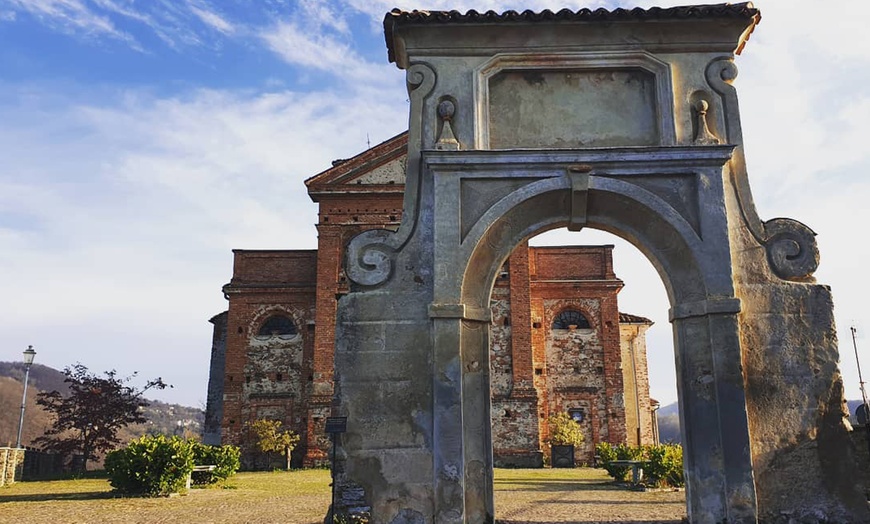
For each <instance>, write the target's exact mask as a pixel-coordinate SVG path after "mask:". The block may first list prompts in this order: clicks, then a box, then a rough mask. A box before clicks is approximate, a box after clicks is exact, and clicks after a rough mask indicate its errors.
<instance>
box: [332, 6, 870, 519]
mask: <svg viewBox="0 0 870 524" xmlns="http://www.w3.org/2000/svg"><path fill="white" fill-rule="evenodd" d="M759 20H760V14H759V12H758V11H757V10H756V9H755V8H754V7H752V5H751V4H738V5H727V4H720V5H715V6H693V7H682V8H671V9H650V10H641V9H633V10H630V11H627V10H620V9H617V10H614V11H605V10H596V11H589V10H581V11H578V12H572V11H568V10H563V11H560V12H558V13H552V12H549V11H545V12H543V13H532V12H529V11H526V12H523V13H515V12H507V13H504V14H501V15H498V14H494V13H485V14H479V13H476V12H473V11H471V12H469V13H466V14H462V13H458V12H443V13H439V12H403V11H393V12H392V13H389V14H388V15H387V16H386V19H385V22H384V25H385V30H386V36H387V44H388V48H389V52H390V59H391V60H392V61H395V62H396V64H397V65H398V66H399V67H400V68H402V69H405V70H406V71H407V74H408V89H409V94H410V102H411V108H410V111H411V114H410V125H409V135H408V164H407V173H406V193H405V201H404V208H405V212H404V214H403V220H402V224H401V226H400V228H399V229H398V231H395V232H392V231H385V230H379V231H369V232H366V233H363V234H361V235H359V236H358V237H356V238H354V239H353V240H352V241H351V243H350V245H349V246H348V250H347V253H348V260H347V274H348V276H349V278H350V279H351V281H352V282H353V286H352V292H351V293H349V294H348V295H346V296H344V297H342V298H341V300H340V301H339V307H338V318H337V328H336V341H337V344H336V353H335V358H336V362H335V380H336V407H335V409H336V411H337V414H340V415H342V416H347V417H348V426H347V427H348V432H347V434H345V435H344V436H343V441H342V444H341V449H340V460H339V461H338V463H337V465H336V467H337V470H338V471H337V473H338V479H339V482H338V490H339V501H338V502H337V505H336V508H335V510H336V511H337V512H339V513H350V514H359V515H366V516H367V517H368V518H370V519H371V520H372V521H373V522H378V523H381V522H383V523H401V522H415V523H418V522H419V523H439V524H441V523H443V524H447V523H457V524H459V523H462V524H465V523H484V522H491V521H492V520H493V518H494V515H495V511H496V509H495V508H494V507H493V498H492V445H491V434H490V433H491V427H490V413H489V411H490V389H489V330H488V325H489V323H490V321H491V319H490V310H489V300H490V295H491V292H492V288H493V283H494V282H495V280H496V278H497V276H498V272H499V270H500V268H501V267H502V264H503V263H504V261H505V260H506V259H507V258H508V256H509V255H510V253H511V252H512V251H513V249H514V248H515V247H516V246H517V245H519V244H520V243H522V242H524V241H525V240H526V239H528V238H529V237H531V236H533V235H535V234H538V233H540V232H543V231H546V230H549V229H553V228H559V227H567V228H568V229H572V230H580V229H582V228H586V227H591V228H596V229H602V230H605V231H609V232H612V233H614V234H616V235H618V236H620V237H622V238H624V239H626V240H628V241H629V242H631V243H632V244H633V245H634V246H636V247H637V248H638V249H639V250H641V251H642V252H643V253H644V254H645V255H646V256H647V258H648V259H649V260H650V262H651V263H652V264H653V265H654V266H655V268H656V269H657V271H658V273H659V275H660V276H661V278H662V280H663V282H664V284H665V287H666V289H667V293H668V298H669V300H670V303H671V310H670V319H671V322H672V324H673V331H674V342H675V361H676V367H677V380H678V394H679V398H680V406H681V413H680V418H681V423H682V428H683V442H684V447H685V463H686V467H685V470H686V479H687V511H688V515H689V518H690V521H691V522H693V523H695V524H708V523H709V524H713V523H724V522H728V523H731V524H734V523H754V522H787V521H788V518H794V517H796V518H802V519H804V521H806V522H822V521H831V522H834V521H836V522H866V521H870V514H868V510H867V504H866V501H864V500H863V494H862V493H861V491H860V489H859V488H858V487H856V486H855V485H854V481H853V480H850V481H849V482H844V481H843V480H842V474H843V473H844V472H847V471H849V468H850V464H849V462H848V460H849V453H848V452H849V449H848V446H846V448H845V451H846V453H845V454H844V453H843V448H842V447H843V446H844V443H846V442H848V435H847V433H846V431H847V428H846V426H845V425H844V423H843V413H842V404H841V403H842V390H841V384H840V382H839V373H838V370H837V366H836V362H837V348H836V343H835V331H834V326H833V320H832V313H831V302H830V295H829V291H828V290H827V288H825V287H823V286H818V285H815V284H814V283H813V279H812V276H811V275H812V272H813V271H814V270H815V268H816V266H817V264H818V250H817V248H816V244H815V239H814V234H813V233H812V231H811V230H810V229H809V228H807V227H806V226H804V225H803V224H801V223H799V222H796V221H793V220H789V219H775V220H772V221H768V222H764V221H762V220H761V219H759V217H758V214H757V212H756V210H755V206H754V204H753V202H752V197H751V193H750V190H749V184H748V175H747V172H746V167H745V162H744V158H743V146H742V133H741V129H740V115H739V111H738V108H737V98H736V91H735V90H734V87H733V86H732V85H731V83H732V81H733V80H734V78H735V77H736V67H735V66H734V63H733V58H734V53H736V52H739V51H740V50H741V49H742V47H743V45H744V44H745V41H746V39H747V38H748V35H749V34H750V33H751V32H752V30H753V29H754V28H755V26H756V24H757V23H758V21H759ZM362 363H364V364H365V365H361V364H362ZM375 370H376V372H375ZM614 395H616V393H614ZM614 402H616V399H614ZM783 410H785V412H786V413H787V414H788V415H791V416H792V418H791V419H789V420H788V421H787V422H785V423H782V421H780V420H778V419H776V418H773V417H772V415H773V414H774V413H782V412H783ZM838 447H839V448H838ZM798 460H799V461H800V464H799V465H795V464H794V461H798ZM851 467H854V466H853V465H852V466H851ZM854 478H857V477H854V476H853V477H851V479H854ZM807 519H809V520H807ZM812 519H816V520H812Z"/></svg>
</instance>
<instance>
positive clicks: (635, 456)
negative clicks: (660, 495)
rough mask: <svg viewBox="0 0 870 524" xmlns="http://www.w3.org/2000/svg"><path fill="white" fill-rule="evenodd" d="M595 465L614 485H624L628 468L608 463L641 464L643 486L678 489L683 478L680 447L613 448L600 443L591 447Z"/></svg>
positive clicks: (683, 481)
mask: <svg viewBox="0 0 870 524" xmlns="http://www.w3.org/2000/svg"><path fill="white" fill-rule="evenodd" d="M595 453H596V454H597V455H598V459H599V466H601V467H603V468H604V469H606V470H607V473H608V474H609V475H610V476H611V477H613V478H614V479H615V480H617V481H618V482H624V481H625V480H626V477H627V476H628V473H629V472H630V471H631V467H629V466H616V465H613V464H611V463H612V462H613V461H614V460H639V461H643V462H644V465H643V473H644V483H645V484H648V485H652V486H659V487H664V486H672V487H680V486H684V485H685V480H684V479H683V448H682V447H681V446H680V445H679V444H660V445H657V446H643V447H632V446H628V445H626V444H618V445H616V446H613V445H611V444H608V443H607V442H601V443H600V444H598V445H596V446H595Z"/></svg>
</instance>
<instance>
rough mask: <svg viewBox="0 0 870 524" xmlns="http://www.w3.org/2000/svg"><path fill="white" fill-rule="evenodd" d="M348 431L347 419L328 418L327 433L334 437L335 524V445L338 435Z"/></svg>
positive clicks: (333, 507)
mask: <svg viewBox="0 0 870 524" xmlns="http://www.w3.org/2000/svg"><path fill="white" fill-rule="evenodd" d="M346 431H347V417H326V432H327V433H329V436H330V437H332V467H330V468H329V470H330V473H331V475H332V511H331V512H330V514H331V515H332V518H331V519H330V520H331V522H332V524H335V447H336V446H335V444H336V442H335V441H336V440H337V439H336V435H340V434H341V433H345V432H346Z"/></svg>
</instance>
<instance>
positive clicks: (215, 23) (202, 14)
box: [188, 1, 236, 35]
mask: <svg viewBox="0 0 870 524" xmlns="http://www.w3.org/2000/svg"><path fill="white" fill-rule="evenodd" d="M188 8H189V9H190V11H191V12H192V13H193V14H194V15H196V16H197V17H198V18H199V19H200V20H201V21H202V23H204V24H205V25H207V26H209V27H211V28H212V29H214V30H215V31H218V32H220V33H223V34H225V35H232V34H233V33H235V32H236V27H235V25H234V24H233V23H231V22H229V21H228V20H227V19H226V18H224V17H222V16H221V15H219V14H218V13H216V12H215V11H212V10H209V9H208V8H207V7H206V6H205V4H204V3H203V2H196V3H194V2H190V1H189V2H188Z"/></svg>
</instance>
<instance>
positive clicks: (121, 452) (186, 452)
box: [105, 435, 194, 497]
mask: <svg viewBox="0 0 870 524" xmlns="http://www.w3.org/2000/svg"><path fill="white" fill-rule="evenodd" d="M193 444H194V443H193V442H191V441H189V440H185V439H182V438H179V437H167V436H165V435H145V436H143V437H140V438H138V439H136V440H133V441H132V442H130V444H128V445H127V447H126V448H123V449H118V450H115V451H112V452H111V453H109V454H108V455H106V462H105V465H106V472H107V473H108V474H109V484H111V485H112V487H113V488H115V490H116V491H119V492H121V493H130V494H141V495H149V496H152V497H157V496H160V495H169V494H170V493H178V492H179V491H181V490H183V489H184V488H185V485H186V484H187V476H188V475H190V473H191V472H192V471H193Z"/></svg>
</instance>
